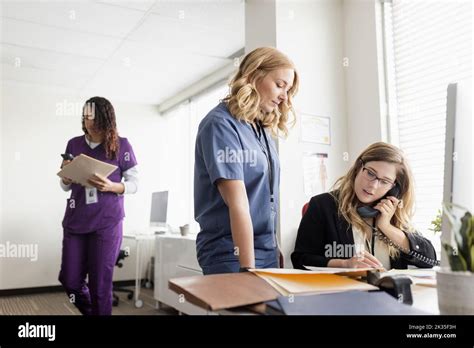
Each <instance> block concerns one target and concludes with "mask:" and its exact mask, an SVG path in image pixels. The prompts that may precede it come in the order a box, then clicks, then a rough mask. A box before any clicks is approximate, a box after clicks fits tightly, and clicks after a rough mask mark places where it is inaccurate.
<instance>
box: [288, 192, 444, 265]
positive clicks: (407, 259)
mask: <svg viewBox="0 0 474 348" xmlns="http://www.w3.org/2000/svg"><path fill="white" fill-rule="evenodd" d="M333 194H334V193H333ZM405 234H406V236H407V238H408V240H409V242H410V250H414V251H417V252H418V253H419V254H421V255H423V256H425V257H428V258H430V259H436V252H435V249H434V247H433V245H432V244H431V242H430V241H429V240H428V239H426V238H424V237H423V236H421V235H420V234H418V233H405ZM334 242H336V245H339V244H342V245H343V246H344V245H354V237H353V234H352V228H351V227H350V225H349V224H348V223H347V221H346V220H345V219H344V217H343V216H342V215H341V216H338V205H337V202H336V200H335V198H334V197H333V196H332V195H331V194H330V193H323V194H320V195H317V196H314V197H313V198H311V200H310V202H309V207H308V210H307V211H306V213H305V214H304V216H303V218H302V219H301V223H300V227H299V228H298V236H297V237H296V244H295V250H294V252H293V253H292V254H291V261H292V263H293V267H294V268H300V269H304V267H303V265H306V266H317V267H327V264H328V262H329V260H330V259H331V258H328V257H326V256H325V255H324V254H325V246H326V245H331V246H333V245H334V244H333V243H334ZM349 256H350V255H349ZM334 258H340V259H343V258H346V259H347V258H349V257H334ZM390 265H391V267H392V268H397V269H406V268H408V265H414V266H417V267H420V268H431V267H432V266H431V265H430V264H428V263H425V262H423V261H421V260H419V259H417V258H415V257H413V256H410V255H408V254H406V253H404V252H402V251H400V255H399V257H397V258H390Z"/></svg>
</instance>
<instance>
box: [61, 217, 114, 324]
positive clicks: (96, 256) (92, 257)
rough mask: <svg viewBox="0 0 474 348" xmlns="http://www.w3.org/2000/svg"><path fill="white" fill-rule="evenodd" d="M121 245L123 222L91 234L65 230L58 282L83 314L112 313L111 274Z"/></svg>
mask: <svg viewBox="0 0 474 348" xmlns="http://www.w3.org/2000/svg"><path fill="white" fill-rule="evenodd" d="M121 244H122V221H120V222H119V223H118V224H117V225H115V226H113V227H110V228H105V229H103V230H98V231H95V232H91V233H70V232H66V231H64V238H63V253H62V260H61V271H60V272H59V281H60V282H61V284H62V285H63V287H64V288H65V290H66V293H67V294H68V296H69V299H70V301H71V302H73V303H74V305H75V306H76V307H77V308H78V309H79V311H80V312H81V313H82V314H84V315H111V314H112V290H113V284H112V277H113V273H114V267H115V263H116V261H117V257H118V254H119V251H120V246H121ZM86 276H87V277H88V282H86Z"/></svg>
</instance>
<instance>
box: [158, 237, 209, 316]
mask: <svg viewBox="0 0 474 348" xmlns="http://www.w3.org/2000/svg"><path fill="white" fill-rule="evenodd" d="M155 243H156V248H155V291H154V297H155V300H157V301H158V305H160V304H162V303H164V304H166V305H168V306H171V307H173V308H175V309H176V310H178V311H179V312H181V313H184V314H201V315H203V314H208V312H207V311H206V310H204V309H202V308H200V307H198V306H195V305H193V304H191V303H189V302H186V301H185V300H184V301H183V299H182V298H180V296H179V294H177V293H175V292H174V291H171V290H170V289H168V280H169V279H171V278H177V277H187V276H195V275H202V270H201V267H199V264H198V261H197V257H196V235H190V236H186V237H183V236H181V235H173V234H165V235H159V236H157V238H156V241H155Z"/></svg>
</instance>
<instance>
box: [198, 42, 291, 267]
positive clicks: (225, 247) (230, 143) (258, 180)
mask: <svg viewBox="0 0 474 348" xmlns="http://www.w3.org/2000/svg"><path fill="white" fill-rule="evenodd" d="M298 81H299V79H298V74H297V72H296V69H295V66H294V64H293V63H292V62H291V60H290V59H289V58H288V57H287V56H285V55H284V54H283V53H282V52H280V51H278V50H277V49H275V48H271V47H261V48H257V49H255V50H254V51H252V52H250V53H249V54H248V55H247V56H246V57H245V58H244V59H243V60H242V62H241V64H240V67H239V70H238V71H237V73H236V75H235V77H234V78H233V79H232V81H231V82H230V93H229V95H228V96H227V97H226V98H224V100H223V101H222V102H221V103H219V104H218V105H217V106H216V107H215V108H214V109H212V110H211V111H210V112H209V113H208V114H207V116H206V117H205V118H204V119H203V120H202V122H201V123H200V125H199V130H198V134H197V138H196V150H195V167H194V211H195V218H196V221H197V222H198V223H199V225H200V227H201V231H200V232H199V234H198V236H197V240H196V249H197V256H198V261H199V264H200V266H201V268H202V269H203V273H204V274H214V273H231V272H239V271H245V270H247V269H248V268H270V267H278V264H279V252H278V251H279V250H278V247H277V240H276V222H277V221H278V218H277V210H278V198H279V183H280V165H279V160H278V153H277V150H276V147H275V143H274V141H273V139H272V137H271V136H272V135H274V136H278V135H280V134H281V135H283V136H286V135H287V133H288V127H287V126H288V123H289V120H290V116H293V118H294V110H293V106H292V98H293V97H294V95H295V94H296V92H297V89H298Z"/></svg>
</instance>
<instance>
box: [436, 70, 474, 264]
mask: <svg viewBox="0 0 474 348" xmlns="http://www.w3.org/2000/svg"><path fill="white" fill-rule="evenodd" d="M472 127H473V121H472V79H466V80H463V81H459V82H457V83H453V84H450V85H449V86H448V97H447V107H446V144H445V154H444V191H443V202H450V203H455V204H458V205H460V206H463V207H464V208H466V209H468V210H469V211H471V212H473V199H474V198H473V197H474V191H473V185H472V180H473V164H474V162H473V159H472V158H473V140H472V135H473V128H472ZM448 226H449V224H448V223H447V221H446V217H445V216H443V224H442V230H443V232H442V235H441V240H442V241H443V242H446V243H449V242H450V241H452V236H451V231H450V229H449V228H448ZM442 253H443V255H442V257H441V265H442V266H447V265H448V261H447V259H446V257H445V256H446V255H445V254H444V250H442Z"/></svg>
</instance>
